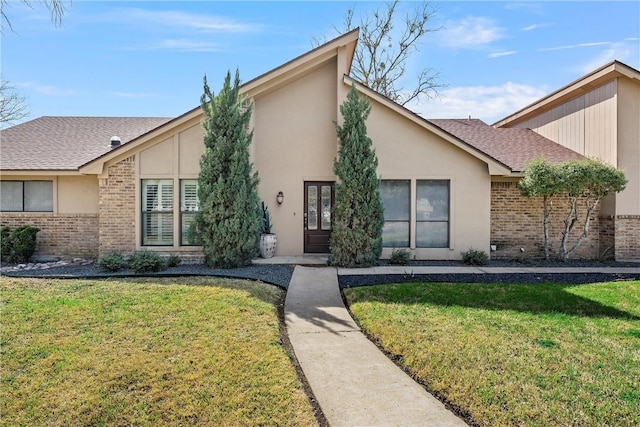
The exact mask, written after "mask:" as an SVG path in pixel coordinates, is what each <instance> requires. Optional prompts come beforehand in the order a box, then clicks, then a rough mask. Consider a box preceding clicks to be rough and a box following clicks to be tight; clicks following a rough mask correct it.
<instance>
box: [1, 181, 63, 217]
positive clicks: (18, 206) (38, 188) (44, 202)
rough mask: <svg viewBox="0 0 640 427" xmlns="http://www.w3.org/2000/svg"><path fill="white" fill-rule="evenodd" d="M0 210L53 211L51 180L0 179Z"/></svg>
mask: <svg viewBox="0 0 640 427" xmlns="http://www.w3.org/2000/svg"><path fill="white" fill-rule="evenodd" d="M0 211H2V212H53V181H0Z"/></svg>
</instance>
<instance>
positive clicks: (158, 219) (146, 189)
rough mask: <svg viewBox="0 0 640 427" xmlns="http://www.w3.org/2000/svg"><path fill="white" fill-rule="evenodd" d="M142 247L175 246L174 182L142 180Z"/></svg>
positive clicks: (167, 180)
mask: <svg viewBox="0 0 640 427" xmlns="http://www.w3.org/2000/svg"><path fill="white" fill-rule="evenodd" d="M142 245H143V246H170V245H173V180H171V179H143V180H142Z"/></svg>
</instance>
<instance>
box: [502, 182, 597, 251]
mask: <svg viewBox="0 0 640 427" xmlns="http://www.w3.org/2000/svg"><path fill="white" fill-rule="evenodd" d="M553 203H554V208H553V211H552V215H551V218H550V220H549V225H550V231H549V240H550V243H551V244H550V249H551V254H552V256H553V255H554V254H557V252H558V248H559V246H560V241H561V239H562V234H561V233H562V228H563V227H564V224H563V222H562V221H563V219H564V216H565V215H566V213H567V210H566V209H567V205H566V203H565V202H564V200H563V199H555V200H554V202H553ZM598 215H599V209H596V211H595V212H594V213H593V214H592V219H591V224H590V227H589V235H588V236H587V237H586V238H585V239H584V241H583V242H582V244H581V246H580V247H579V248H578V250H577V251H576V252H575V254H574V256H573V258H583V259H596V258H598V256H599V255H600V245H599V239H600V225H599V221H598ZM542 221H543V207H542V198H541V197H530V198H527V197H523V196H522V195H521V194H520V190H518V187H517V181H515V180H513V181H499V182H492V183H491V244H492V245H496V246H497V250H496V251H495V252H492V253H491V256H492V258H515V257H525V258H540V257H543V256H544V250H543V228H542ZM580 233H582V223H580V224H578V225H576V227H574V229H573V231H572V232H571V234H570V240H569V245H568V246H567V248H568V249H569V248H570V247H571V245H572V242H574V241H575V238H576V237H577V236H578V235H579V234H580ZM521 248H523V249H524V252H521V250H520V249H521ZM604 249H605V248H602V250H604Z"/></svg>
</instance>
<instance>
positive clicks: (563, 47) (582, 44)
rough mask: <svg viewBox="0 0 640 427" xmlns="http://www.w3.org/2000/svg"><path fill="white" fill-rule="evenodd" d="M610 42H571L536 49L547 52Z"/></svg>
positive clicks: (602, 44)
mask: <svg viewBox="0 0 640 427" xmlns="http://www.w3.org/2000/svg"><path fill="white" fill-rule="evenodd" d="M608 44H611V42H591V43H578V44H571V45H566V46H555V47H545V48H542V49H538V51H539V52H548V51H551V50H564V49H575V48H579V47H594V46H604V45H608Z"/></svg>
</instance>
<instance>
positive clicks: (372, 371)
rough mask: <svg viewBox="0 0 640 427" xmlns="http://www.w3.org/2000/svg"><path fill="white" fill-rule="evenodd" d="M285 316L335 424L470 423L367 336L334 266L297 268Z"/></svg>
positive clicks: (295, 345) (295, 346)
mask: <svg viewBox="0 0 640 427" xmlns="http://www.w3.org/2000/svg"><path fill="white" fill-rule="evenodd" d="M284 312H285V323H286V326H287V332H288V335H289V340H290V341H291V345H292V347H293V350H294V352H295V355H296V358H297V359H298V362H299V363H300V366H301V368H302V370H303V371H304V374H305V376H306V378H307V381H308V382H309V385H310V386H311V389H312V390H313V393H314V395H315V397H316V399H317V401H318V403H319V404H320V407H321V408H322V411H323V413H324V415H325V417H326V419H327V421H328V422H329V424H330V425H331V426H333V427H337V426H356V425H357V426H394V425H398V426H412V425H413V426H466V425H467V424H466V423H464V422H463V421H462V420H461V419H460V418H458V417H457V416H455V415H454V414H453V413H451V412H450V411H448V410H447V409H446V408H445V407H444V405H443V404H442V403H441V402H439V401H438V400H437V399H435V398H434V397H433V396H431V395H430V394H429V393H427V392H426V391H425V390H424V389H423V388H422V386H420V385H419V384H418V383H416V382H415V381H413V380H412V379H411V378H410V377H409V376H408V375H407V374H405V373H404V372H403V371H402V370H401V369H400V368H398V367H397V366H396V365H395V364H394V363H393V362H391V360H389V359H388V358H387V357H386V356H385V355H384V354H382V352H380V350H378V348H377V347H376V346H375V345H374V344H372V343H371V342H370V341H369V340H368V339H367V338H366V337H365V336H364V334H363V333H362V332H361V331H360V328H359V327H358V326H357V325H356V324H355V322H354V321H353V319H352V318H351V316H350V315H349V312H348V311H347V309H346V308H345V306H344V304H343V302H342V297H341V295H340V290H339V287H338V275H337V270H336V269H335V268H328V267H324V268H315V267H301V266H296V267H295V270H294V272H293V277H292V278H291V282H290V284H289V289H288V291H287V297H286V300H285V307H284Z"/></svg>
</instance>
